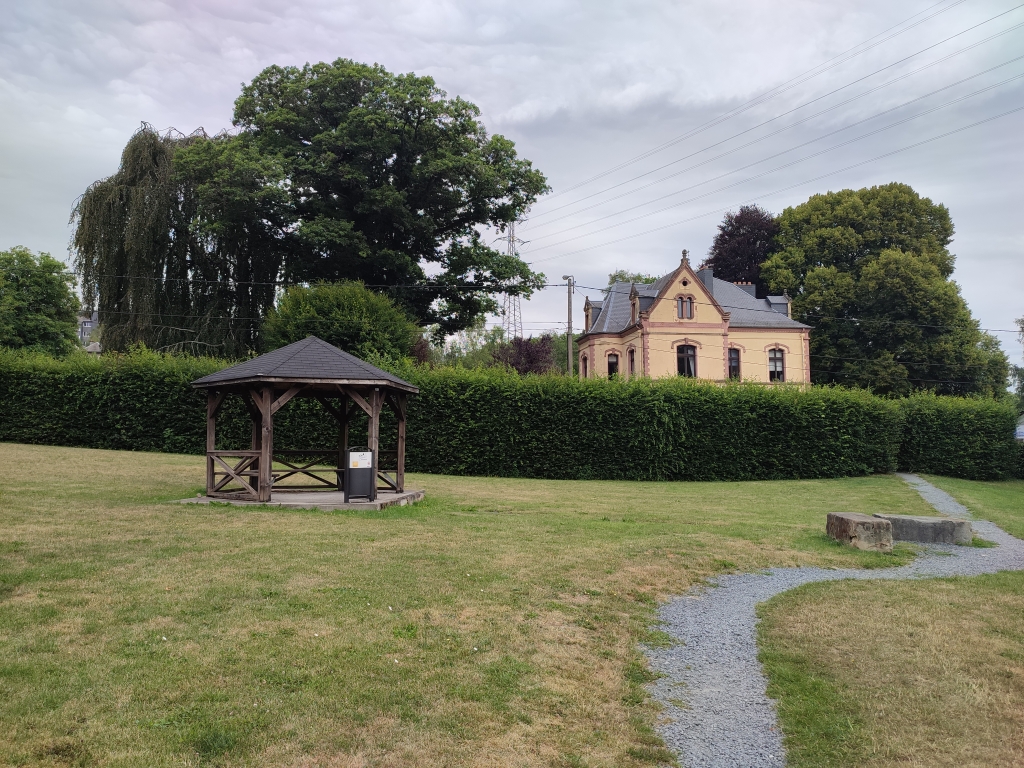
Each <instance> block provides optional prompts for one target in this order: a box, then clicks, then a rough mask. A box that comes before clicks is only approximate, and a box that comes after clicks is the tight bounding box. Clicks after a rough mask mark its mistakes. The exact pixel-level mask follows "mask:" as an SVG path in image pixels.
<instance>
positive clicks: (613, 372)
mask: <svg viewBox="0 0 1024 768" xmlns="http://www.w3.org/2000/svg"><path fill="white" fill-rule="evenodd" d="M618 375H619V356H618V355H616V354H615V353H614V352H613V353H612V354H610V355H608V378H609V379H614V378H615V377H616V376H618Z"/></svg>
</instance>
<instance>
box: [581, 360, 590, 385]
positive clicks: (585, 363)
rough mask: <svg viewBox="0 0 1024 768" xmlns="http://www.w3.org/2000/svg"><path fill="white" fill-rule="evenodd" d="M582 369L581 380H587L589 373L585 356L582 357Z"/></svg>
mask: <svg viewBox="0 0 1024 768" xmlns="http://www.w3.org/2000/svg"><path fill="white" fill-rule="evenodd" d="M582 368H583V378H584V379H585V378H587V375H588V374H589V373H590V371H588V370H587V356H586V355H584V356H583V365H582Z"/></svg>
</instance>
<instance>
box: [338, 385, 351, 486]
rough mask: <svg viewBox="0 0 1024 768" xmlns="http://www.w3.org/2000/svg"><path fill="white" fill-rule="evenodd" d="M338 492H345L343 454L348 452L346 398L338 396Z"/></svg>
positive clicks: (345, 396)
mask: <svg viewBox="0 0 1024 768" xmlns="http://www.w3.org/2000/svg"><path fill="white" fill-rule="evenodd" d="M338 413H340V414H341V417H340V418H339V419H338V490H339V491H343V490H345V452H346V451H348V419H349V412H348V396H347V395H339V396H338Z"/></svg>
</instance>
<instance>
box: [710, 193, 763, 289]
mask: <svg viewBox="0 0 1024 768" xmlns="http://www.w3.org/2000/svg"><path fill="white" fill-rule="evenodd" d="M778 234H779V223H778V222H777V221H776V220H775V217H774V216H772V215H771V214H770V213H769V212H768V211H766V210H764V209H763V208H760V207H759V206H756V205H744V206H741V207H740V209H739V210H738V211H736V213H733V212H732V211H729V212H728V213H726V214H725V218H724V219H723V220H722V223H721V224H719V225H718V234H716V235H715V239H714V242H712V244H711V248H710V249H709V250H708V257H707V259H705V261H704V264H703V266H707V267H711V268H712V269H713V270H714V273H715V277H717V278H719V279H721V280H728V281H730V282H733V283H738V282H748V283H753V284H754V285H755V286H757V295H758V296H760V297H761V298H764V297H765V296H766V295H767V293H768V286H767V285H766V283H765V282H764V279H763V278H762V277H761V265H762V264H763V263H764V262H765V261H767V260H768V257H769V256H771V255H772V253H774V252H775V251H776V250H777V249H778V245H777V243H776V241H775V237H776V235H778Z"/></svg>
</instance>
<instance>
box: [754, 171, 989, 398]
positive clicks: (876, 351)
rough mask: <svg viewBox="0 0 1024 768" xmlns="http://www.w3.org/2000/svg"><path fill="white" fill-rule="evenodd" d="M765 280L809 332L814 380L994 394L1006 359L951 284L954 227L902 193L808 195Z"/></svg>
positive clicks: (945, 215)
mask: <svg viewBox="0 0 1024 768" xmlns="http://www.w3.org/2000/svg"><path fill="white" fill-rule="evenodd" d="M779 225H780V231H779V234H778V236H777V241H778V245H779V250H778V251H777V252H776V253H774V254H773V255H772V256H771V257H770V258H769V259H768V260H767V262H766V263H765V264H764V267H763V269H762V275H763V277H764V279H765V281H766V283H767V284H768V286H769V288H770V289H771V290H772V291H775V292H778V293H781V292H783V291H788V292H789V293H790V294H791V295H792V297H793V317H794V318H795V319H797V320H800V321H802V322H806V323H807V324H809V325H811V326H813V328H814V330H813V331H812V332H811V371H812V377H813V380H814V381H815V382H817V383H838V384H844V385H855V386H864V387H871V388H873V389H874V390H875V391H877V392H880V393H890V394H906V393H908V392H910V391H911V390H913V389H932V390H936V391H938V392H941V393H946V394H973V393H980V394H987V395H997V394H1001V393H1002V392H1004V391H1005V388H1006V380H1007V370H1008V369H1007V360H1006V356H1005V355H1004V354H1003V353H1002V351H1001V350H1000V349H999V344H998V342H997V341H996V340H995V339H994V338H993V337H991V336H990V335H988V334H985V333H982V332H981V331H980V330H979V327H978V322H977V321H976V320H975V319H974V318H973V317H972V316H971V313H970V310H969V309H968V308H967V305H966V303H965V302H964V300H963V297H962V296H961V295H960V289H959V287H958V286H957V285H956V283H954V282H952V281H951V280H950V276H951V275H952V272H953V264H954V261H955V257H954V256H953V254H951V253H950V252H949V249H948V246H949V243H950V242H951V240H952V237H953V223H952V220H951V219H950V216H949V212H948V211H947V210H946V208H945V207H944V206H942V205H937V204H935V203H933V202H932V201H931V200H929V199H928V198H923V197H921V196H920V195H918V194H917V193H916V192H915V191H914V190H913V189H911V188H910V187H909V186H907V185H905V184H887V185H884V186H878V187H871V188H870V189H861V190H856V191H854V190H842V191H840V192H829V193H827V194H823V195H815V196H813V197H812V198H811V199H810V200H808V201H807V202H806V203H803V204H802V205H798V206H796V207H794V208H787V209H786V210H785V211H784V212H783V213H782V214H781V216H780V217H779Z"/></svg>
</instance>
